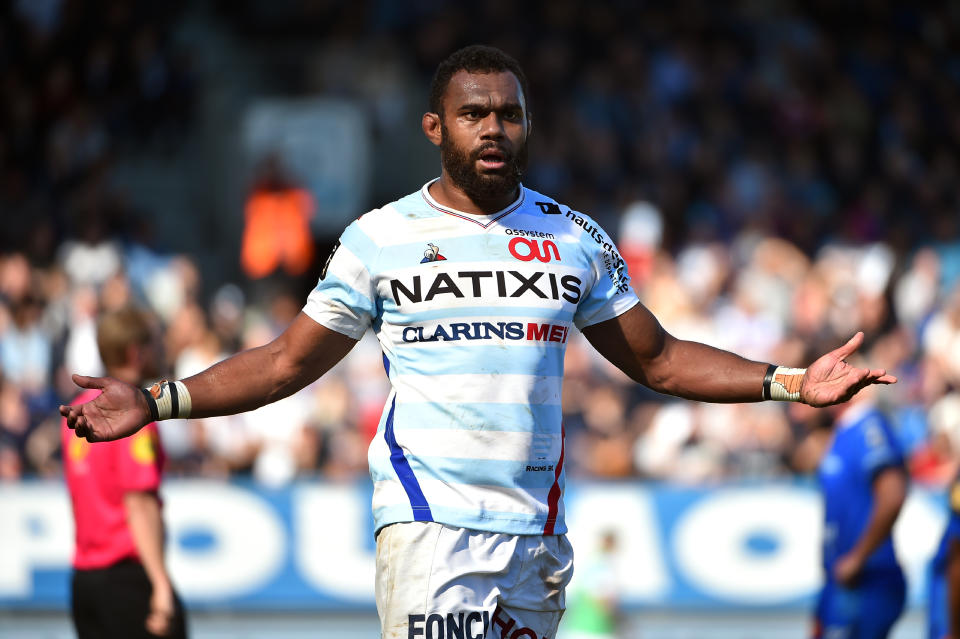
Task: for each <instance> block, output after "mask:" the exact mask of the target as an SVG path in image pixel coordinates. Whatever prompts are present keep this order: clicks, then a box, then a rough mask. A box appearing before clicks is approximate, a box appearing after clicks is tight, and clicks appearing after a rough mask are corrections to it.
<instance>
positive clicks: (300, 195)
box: [240, 187, 314, 279]
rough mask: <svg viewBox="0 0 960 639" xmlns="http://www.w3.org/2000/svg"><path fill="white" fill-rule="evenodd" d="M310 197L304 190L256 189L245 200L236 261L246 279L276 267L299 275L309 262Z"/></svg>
mask: <svg viewBox="0 0 960 639" xmlns="http://www.w3.org/2000/svg"><path fill="white" fill-rule="evenodd" d="M313 210H314V204H313V197H312V196H311V195H310V193H309V192H307V191H306V190H305V189H301V188H294V187H291V188H281V189H276V190H273V189H269V188H262V189H257V190H255V191H254V192H253V193H251V194H250V198H249V199H248V200H247V205H246V210H245V217H246V224H245V226H244V229H243V246H242V250H241V255H240V263H241V266H242V267H243V271H244V273H246V274H247V277H249V278H250V279H260V278H263V277H266V276H268V275H270V274H271V273H273V272H275V271H276V270H277V269H279V268H283V270H284V271H285V272H286V273H287V274H289V275H294V276H296V275H303V274H304V273H305V272H306V271H307V269H308V268H310V265H311V264H312V262H313V255H314V246H313V236H312V235H311V233H310V218H312V217H313Z"/></svg>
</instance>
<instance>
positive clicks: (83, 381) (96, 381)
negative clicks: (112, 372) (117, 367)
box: [72, 373, 108, 390]
mask: <svg viewBox="0 0 960 639" xmlns="http://www.w3.org/2000/svg"><path fill="white" fill-rule="evenodd" d="M72 379H73V383H74V384H76V385H77V386H79V387H80V388H96V389H97V390H102V389H103V388H104V387H105V386H106V385H107V379H108V378H106V377H87V376H86V375H77V374H76V373H74V374H73V375H72Z"/></svg>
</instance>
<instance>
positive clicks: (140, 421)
mask: <svg viewBox="0 0 960 639" xmlns="http://www.w3.org/2000/svg"><path fill="white" fill-rule="evenodd" d="M73 383H74V384H76V385H77V386H80V387H81V388H95V389H99V390H102V391H103V392H102V393H101V394H100V395H98V396H97V397H95V398H94V399H92V400H90V401H89V402H87V403H85V404H79V405H77V406H61V407H60V414H61V415H63V416H64V417H66V418H67V426H68V427H69V428H72V429H73V430H74V431H75V432H76V434H77V437H84V438H86V439H87V441H91V442H105V441H111V440H114V439H120V438H121V437H126V436H127V435H132V434H133V433H135V432H137V431H138V430H140V429H141V428H143V427H144V426H145V425H146V424H148V423H150V408H149V407H148V406H147V400H146V398H145V397H144V396H143V392H142V391H141V390H140V389H139V388H137V387H136V386H132V385H130V384H126V383H124V382H121V381H119V380H116V379H114V378H112V377H85V376H83V375H74V376H73Z"/></svg>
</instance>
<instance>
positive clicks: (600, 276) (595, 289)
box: [573, 221, 640, 329]
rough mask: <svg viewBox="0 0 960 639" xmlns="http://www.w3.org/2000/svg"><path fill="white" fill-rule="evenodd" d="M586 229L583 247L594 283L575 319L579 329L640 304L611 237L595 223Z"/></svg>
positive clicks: (586, 226) (581, 303) (624, 263)
mask: <svg viewBox="0 0 960 639" xmlns="http://www.w3.org/2000/svg"><path fill="white" fill-rule="evenodd" d="M582 228H584V233H583V235H582V236H581V239H580V244H581V246H582V247H583V248H584V249H585V252H586V256H587V260H588V262H589V264H590V267H591V268H592V270H593V276H594V281H593V285H592V286H591V287H590V288H589V290H588V291H586V293H585V294H584V296H583V298H582V299H581V300H580V303H579V304H578V305H577V311H576V313H575V314H574V316H573V322H574V324H576V326H577V328H579V329H583V328H585V327H587V326H591V325H593V324H597V323H599V322H603V321H606V320H608V319H612V318H614V317H617V316H618V315H621V314H623V313H625V312H626V311H628V310H629V309H631V308H632V307H633V306H635V305H636V304H638V303H639V302H640V300H639V298H638V297H637V294H636V293H634V291H633V288H632V287H631V286H630V275H629V273H628V272H627V263H626V261H624V259H623V258H622V257H621V256H620V253H619V251H617V247H616V246H614V244H613V240H612V239H610V236H608V235H607V234H606V232H605V231H604V230H603V229H601V228H600V227H599V225H597V224H596V223H595V222H592V221H588V222H586V223H585V224H584V225H583V226H582ZM588 229H589V232H588V231H587V230H588Z"/></svg>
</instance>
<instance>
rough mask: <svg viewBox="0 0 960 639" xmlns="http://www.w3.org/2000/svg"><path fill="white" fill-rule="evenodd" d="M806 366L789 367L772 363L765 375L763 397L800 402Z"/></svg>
mask: <svg viewBox="0 0 960 639" xmlns="http://www.w3.org/2000/svg"><path fill="white" fill-rule="evenodd" d="M806 372H807V369H805V368H787V367H786V366H777V365H775V364H770V365H769V366H768V367H767V374H766V375H764V376H763V399H772V400H775V401H780V402H799V401H800V386H801V384H802V383H803V376H804V374H805V373H806Z"/></svg>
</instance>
